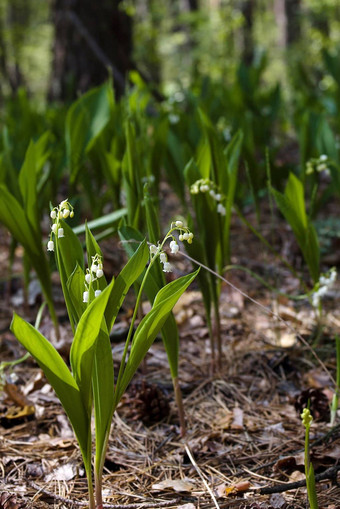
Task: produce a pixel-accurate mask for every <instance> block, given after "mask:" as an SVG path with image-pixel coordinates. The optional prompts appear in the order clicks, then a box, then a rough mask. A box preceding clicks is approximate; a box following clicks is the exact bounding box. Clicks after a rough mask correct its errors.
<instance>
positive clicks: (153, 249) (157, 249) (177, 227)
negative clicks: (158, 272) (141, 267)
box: [149, 221, 194, 272]
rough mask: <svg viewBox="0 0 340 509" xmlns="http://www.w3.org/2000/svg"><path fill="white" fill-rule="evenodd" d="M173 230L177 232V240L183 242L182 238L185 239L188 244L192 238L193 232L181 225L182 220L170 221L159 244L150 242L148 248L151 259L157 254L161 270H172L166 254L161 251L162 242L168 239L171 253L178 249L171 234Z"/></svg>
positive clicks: (176, 251) (175, 252)
mask: <svg viewBox="0 0 340 509" xmlns="http://www.w3.org/2000/svg"><path fill="white" fill-rule="evenodd" d="M174 231H178V232H179V235H178V240H179V241H180V242H183V241H184V240H186V241H187V242H188V244H191V243H192V239H193V238H194V234H193V233H192V232H191V231H190V230H189V228H187V227H186V226H184V225H183V221H175V222H174V223H171V228H170V231H169V232H168V233H167V234H166V236H165V238H164V240H163V242H162V244H161V245H157V246H155V244H150V248H149V249H150V256H151V260H152V259H153V258H154V257H155V256H158V255H159V261H160V262H161V263H162V264H163V272H172V265H171V263H170V262H169V261H168V256H167V254H166V253H165V251H163V246H164V243H165V242H166V241H167V240H168V239H171V241H170V244H169V247H170V251H171V254H177V253H178V251H179V245H178V244H177V240H176V238H175V237H174V236H173V232H174Z"/></svg>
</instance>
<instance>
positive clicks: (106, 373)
mask: <svg viewBox="0 0 340 509" xmlns="http://www.w3.org/2000/svg"><path fill="white" fill-rule="evenodd" d="M113 291H114V290H113ZM92 382H93V400H94V411H95V422H96V470H97V472H100V471H101V469H102V466H103V462H104V460H105V452H106V451H105V444H106V441H107V438H108V435H109V433H110V427H111V421H112V415H113V411H114V407H113V399H114V371H113V359H112V351H111V343H110V337H109V334H108V332H107V329H106V327H105V328H102V329H101V330H100V332H99V335H98V339H97V343H96V347H95V354H94V359H93V376H92Z"/></svg>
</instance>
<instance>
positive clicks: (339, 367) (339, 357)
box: [331, 336, 340, 426]
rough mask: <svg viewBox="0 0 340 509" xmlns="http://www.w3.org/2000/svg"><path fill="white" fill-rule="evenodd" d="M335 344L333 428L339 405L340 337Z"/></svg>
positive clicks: (337, 337)
mask: <svg viewBox="0 0 340 509" xmlns="http://www.w3.org/2000/svg"><path fill="white" fill-rule="evenodd" d="M335 344H336V387H335V393H334V396H333V400H332V407H331V426H334V424H335V419H336V413H337V410H338V405H339V392H340V389H339V388H340V337H339V336H335Z"/></svg>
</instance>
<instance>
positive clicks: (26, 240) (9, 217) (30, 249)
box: [0, 185, 55, 320]
mask: <svg viewBox="0 0 340 509" xmlns="http://www.w3.org/2000/svg"><path fill="white" fill-rule="evenodd" d="M0 222H2V223H3V224H4V225H5V226H6V228H7V229H8V230H9V231H10V232H11V234H12V235H13V237H14V238H15V239H16V241H17V242H19V243H20V244H22V246H23V247H24V249H25V251H26V254H27V256H28V257H29V259H30V262H31V264H32V266H33V268H34V270H35V271H36V273H37V275H38V278H39V281H40V284H41V286H42V289H43V292H44V295H45V298H46V300H47V303H48V307H49V309H50V313H51V316H52V317H53V320H55V312H54V307H53V300H52V287H51V277H50V270H49V266H48V263H47V258H46V256H45V253H44V251H43V248H42V245H41V238H40V235H39V236H38V238H36V236H35V233H34V232H33V231H32V228H31V225H30V223H29V221H28V219H27V217H26V214H25V212H24V210H23V208H22V207H21V205H20V204H19V202H18V201H17V200H16V199H15V197H14V196H13V195H12V194H11V193H10V192H9V191H8V190H7V189H6V187H5V186H4V185H0Z"/></svg>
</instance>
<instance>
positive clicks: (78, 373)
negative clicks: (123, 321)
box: [70, 281, 114, 412]
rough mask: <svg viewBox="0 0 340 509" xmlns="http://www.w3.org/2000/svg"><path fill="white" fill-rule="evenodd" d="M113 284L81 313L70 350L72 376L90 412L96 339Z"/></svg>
mask: <svg viewBox="0 0 340 509" xmlns="http://www.w3.org/2000/svg"><path fill="white" fill-rule="evenodd" d="M113 285H114V281H112V282H111V283H110V285H109V286H108V287H107V288H106V289H105V290H104V291H103V292H102V293H101V294H100V295H99V296H98V297H96V298H95V299H94V300H93V301H92V302H91V303H90V305H89V306H88V308H87V309H86V311H85V312H84V313H83V315H82V317H81V319H80V320H79V323H78V326H77V330H76V333H75V336H74V339H73V343H72V346H71V351H70V362H71V366H72V372H73V376H74V378H75V380H76V382H77V385H78V387H79V389H80V393H81V396H82V399H83V403H84V406H85V408H86V409H87V410H88V412H91V402H92V394H91V380H92V368H93V358H94V353H95V347H96V341H97V338H98V335H99V331H100V329H101V327H102V326H103V325H102V320H103V317H104V312H105V309H106V305H107V301H108V298H109V296H110V293H111V291H112V288H113Z"/></svg>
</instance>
